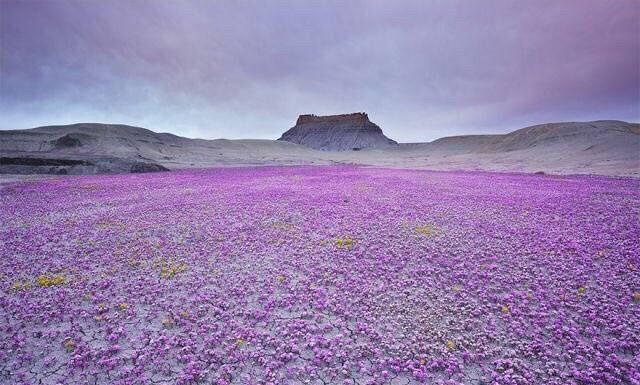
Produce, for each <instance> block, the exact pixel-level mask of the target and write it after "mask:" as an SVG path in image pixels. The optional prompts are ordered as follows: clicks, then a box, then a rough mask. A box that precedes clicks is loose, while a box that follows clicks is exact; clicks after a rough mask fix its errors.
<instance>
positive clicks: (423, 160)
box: [0, 113, 640, 176]
mask: <svg viewBox="0 0 640 385" xmlns="http://www.w3.org/2000/svg"><path fill="white" fill-rule="evenodd" d="M331 164H358V165H368V166H379V167H394V168H420V169H432V170H486V171H515V172H545V173H551V174H600V175H612V176H640V125H639V124H635V123H626V122H621V121H608V120H603V121H594V122H568V123H550V124H542V125H537V126H532V127H527V128H523V129H520V130H516V131H513V132H511V133H508V134H501V135H468V136H454V137H445V138H441V139H438V140H435V141H433V142H429V143H401V144H398V143H396V142H395V141H393V140H391V139H389V138H387V137H386V136H385V135H384V134H383V132H382V130H381V129H380V127H378V126H377V125H375V124H374V123H371V122H370V121H369V119H368V117H367V115H366V114H363V113H356V114H346V115H336V116H328V117H316V116H313V115H301V116H300V118H299V119H298V121H297V124H296V125H295V126H294V127H292V128H291V129H290V130H288V131H286V132H285V133H284V134H283V135H282V137H281V138H280V140H227V139H217V140H204V139H188V138H183V137H179V136H176V135H173V134H168V133H156V132H153V131H150V130H147V129H144V128H140V127H131V126H125V125H111V124H98V123H79V124H73V125H66V126H47V127H38V128H33V129H28V130H9V131H0V173H3V174H32V173H41V174H56V173H58V174H64V173H68V174H96V173H118V172H147V171H161V170H164V169H165V168H166V169H169V170H176V169H184V168H203V167H221V166H240V165H241V166H248V165H331Z"/></svg>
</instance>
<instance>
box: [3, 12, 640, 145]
mask: <svg viewBox="0 0 640 385" xmlns="http://www.w3.org/2000/svg"><path fill="white" fill-rule="evenodd" d="M0 15H1V16H0V17H1V25H0V29H1V35H0V39H1V40H0V55H1V58H0V60H1V61H0V71H1V77H0V129H14V128H29V127H34V126H39V125H50V124H67V123H75V122H105V123H123V124H131V125H138V126H143V127H146V128H150V129H152V130H155V131H163V132H173V133H175V134H178V135H183V136H188V137H201V138H220V137H225V138H277V137H278V136H279V135H280V134H281V133H282V132H283V131H285V130H286V129H288V128H290V127H291V126H293V125H294V123H295V120H296V117H297V115H298V114H301V113H315V114H318V115H326V114H338V113H346V112H356V111H366V112H368V113H369V117H370V119H371V120H372V121H373V122H375V123H377V124H378V125H380V126H381V127H382V129H383V130H384V131H385V133H386V134H387V135H388V136H389V137H391V138H393V139H396V140H399V141H402V142H412V141H427V140H432V139H436V138H438V137H442V136H447V135H458V134H472V133H499V132H507V131H511V130H514V129H517V128H521V127H524V126H527V125H531V124H536V123H544V122H551V121H566V120H595V119H620V120H626V121H636V122H637V121H640V2H638V1H636V0H629V1H626V0H616V1H605V0H599V1H590V0H576V1H558V0H552V1H544V0H535V1H511V0H508V1H507V0H505V1H486V0H483V1H475V0H468V1H454V0H443V1H425V0H420V1H372V0H367V1H362V2H359V1H348V0H341V1H335V2H333V1H290V2H289V1H268V0H261V1H231V0H230V1H204V0H203V1H185V0H181V1H152V0H146V1H137V0H100V1H98V0H82V1H71V0H47V1H13V0H0Z"/></svg>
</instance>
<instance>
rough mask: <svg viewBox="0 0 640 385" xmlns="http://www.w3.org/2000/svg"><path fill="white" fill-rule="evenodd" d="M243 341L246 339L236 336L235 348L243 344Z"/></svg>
mask: <svg viewBox="0 0 640 385" xmlns="http://www.w3.org/2000/svg"><path fill="white" fill-rule="evenodd" d="M245 343H246V341H245V340H244V339H243V338H238V339H237V340H236V347H237V348H241V347H242V346H244V344H245Z"/></svg>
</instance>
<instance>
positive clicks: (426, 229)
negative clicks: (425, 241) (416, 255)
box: [414, 225, 436, 236]
mask: <svg viewBox="0 0 640 385" xmlns="http://www.w3.org/2000/svg"><path fill="white" fill-rule="evenodd" d="M414 230H415V232H416V233H418V234H422V235H426V236H431V235H434V234H435V233H436V227H435V226H433V225H421V226H416V227H415V228H414Z"/></svg>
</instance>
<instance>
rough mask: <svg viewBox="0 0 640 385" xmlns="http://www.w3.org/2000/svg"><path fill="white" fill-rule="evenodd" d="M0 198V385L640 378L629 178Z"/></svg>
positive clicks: (49, 184) (324, 174) (367, 172)
mask: <svg viewBox="0 0 640 385" xmlns="http://www.w3.org/2000/svg"><path fill="white" fill-rule="evenodd" d="M8 182H9V183H4V184H2V185H0V223H2V226H1V227H0V255H2V258H0V308H1V309H2V311H0V383H11V384H52V385H55V384H84V383H90V384H115V385H125V384H219V385H222V384H361V385H364V384H422V383H430V384H451V385H453V384H477V385H480V384H505V385H507V384H576V385H577V384H640V370H639V369H638V368H640V270H639V269H640V255H639V253H638V250H640V222H639V221H638V218H639V215H640V180H638V179H624V178H608V177H593V176H550V175H533V174H501V173H490V172H435V171H420V170H406V169H382V168H364V167H352V166H325V167H305V166H302V167H257V168H256V167H247V168H218V169H207V170H183V171H177V172H169V173H151V174H122V175H101V176H74V177H61V178H51V179H42V180H36V181H33V180H32V181H28V180H27V181H20V182H15V181H8Z"/></svg>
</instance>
